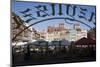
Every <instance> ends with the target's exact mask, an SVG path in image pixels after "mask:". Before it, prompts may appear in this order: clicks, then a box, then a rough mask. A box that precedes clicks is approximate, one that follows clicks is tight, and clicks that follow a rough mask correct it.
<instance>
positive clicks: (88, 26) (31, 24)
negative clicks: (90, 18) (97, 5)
mask: <svg viewBox="0 0 100 67" xmlns="http://www.w3.org/2000/svg"><path fill="white" fill-rule="evenodd" d="M52 19H65V20H66V19H68V20H71V21H77V22H80V23H82V24H84V25H86V26H87V27H89V28H92V27H91V26H89V25H88V24H86V23H84V22H82V21H80V20H76V19H72V18H68V17H54V18H47V19H43V20H40V21H37V22H35V23H33V24H31V25H29V26H28V27H26V28H24V29H23V30H21V31H20V32H19V33H18V34H16V35H15V37H14V38H13V39H12V40H15V39H16V37H17V36H18V35H20V34H21V33H22V32H23V31H24V30H26V29H28V28H29V27H31V26H33V25H35V24H38V23H41V22H43V21H48V20H52Z"/></svg>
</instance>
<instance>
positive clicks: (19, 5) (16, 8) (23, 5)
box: [12, 1, 96, 30]
mask: <svg viewBox="0 0 100 67" xmlns="http://www.w3.org/2000/svg"><path fill="white" fill-rule="evenodd" d="M50 4H51V3H39V2H22V1H21V2H20V1H16V2H15V1H14V2H12V12H14V13H16V14H17V15H18V16H20V17H21V18H22V19H23V20H26V19H28V18H25V17H23V15H22V14H21V13H20V11H24V10H26V9H27V8H30V9H32V11H30V13H31V14H32V15H33V17H35V18H37V19H35V20H32V21H30V22H29V25H30V24H32V23H34V22H37V21H40V20H43V19H47V18H54V17H70V16H68V15H66V5H67V4H63V5H62V12H63V15H61V16H59V15H58V11H59V7H58V5H59V4H55V10H56V14H55V16H52V15H50V16H46V17H37V14H36V11H37V9H36V8H35V7H34V6H38V5H46V7H47V9H48V11H46V12H47V13H48V14H51V6H50ZM80 7H81V8H86V9H87V12H86V17H87V18H90V15H91V12H94V13H95V11H96V10H95V6H89V5H77V8H76V14H75V16H74V18H75V19H77V20H79V21H82V22H84V23H86V24H88V25H89V26H91V27H95V25H94V24H93V23H92V22H89V21H88V20H84V19H82V18H79V17H78V15H80ZM67 21H68V20H67ZM61 22H63V23H65V20H64V19H52V20H48V21H44V22H41V23H38V24H36V25H34V26H32V27H34V28H35V29H37V30H43V29H45V28H47V26H57V25H58V23H61ZM68 22H69V23H73V24H75V23H76V21H68ZM80 25H81V28H82V29H90V28H89V27H87V26H86V25H84V24H82V23H80ZM65 26H66V27H67V28H71V29H72V28H73V25H70V24H67V23H65Z"/></svg>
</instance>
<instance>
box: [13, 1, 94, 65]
mask: <svg viewBox="0 0 100 67" xmlns="http://www.w3.org/2000/svg"><path fill="white" fill-rule="evenodd" d="M11 8H12V9H11V40H12V42H11V49H12V53H11V54H12V66H27V65H42V64H58V63H72V62H90V61H96V6H94V5H78V4H61V3H44V2H32V1H31V2H29V1H12V5H11Z"/></svg>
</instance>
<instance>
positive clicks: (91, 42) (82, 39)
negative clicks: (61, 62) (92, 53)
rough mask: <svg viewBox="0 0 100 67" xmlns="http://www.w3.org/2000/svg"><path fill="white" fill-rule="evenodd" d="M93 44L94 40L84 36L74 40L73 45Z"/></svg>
mask: <svg viewBox="0 0 100 67" xmlns="http://www.w3.org/2000/svg"><path fill="white" fill-rule="evenodd" d="M94 44H96V40H93V39H92V38H85V37H84V38H81V39H80V40H78V41H76V42H75V45H94Z"/></svg>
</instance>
